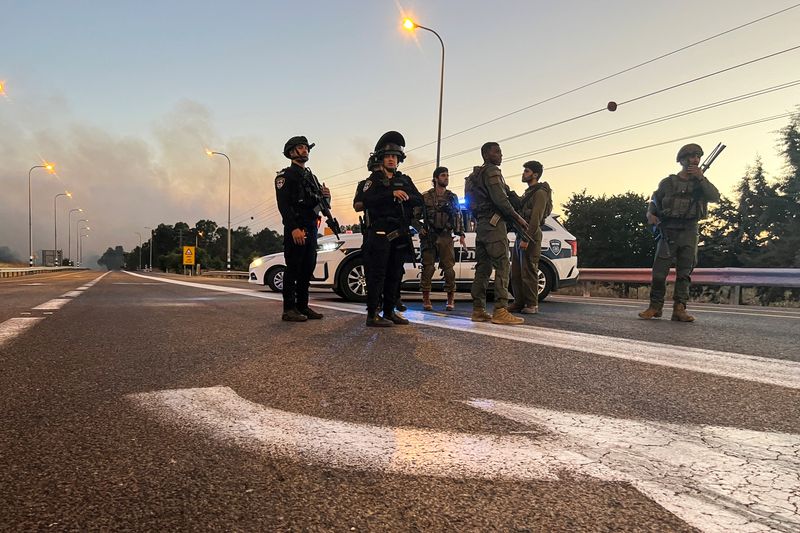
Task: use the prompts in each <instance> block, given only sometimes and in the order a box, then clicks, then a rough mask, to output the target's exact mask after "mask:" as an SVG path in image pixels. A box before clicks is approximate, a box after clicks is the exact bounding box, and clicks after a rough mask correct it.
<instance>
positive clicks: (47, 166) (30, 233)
mask: <svg viewBox="0 0 800 533" xmlns="http://www.w3.org/2000/svg"><path fill="white" fill-rule="evenodd" d="M35 168H43V169H45V170H47V171H48V172H50V173H52V172H53V168H54V166H53V164H52V163H45V164H44V165H34V166H32V167H31V169H30V170H29V171H28V266H29V267H31V268H33V217H32V215H31V172H33V169H35Z"/></svg>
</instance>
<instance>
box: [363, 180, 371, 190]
mask: <svg viewBox="0 0 800 533" xmlns="http://www.w3.org/2000/svg"><path fill="white" fill-rule="evenodd" d="M370 187H372V180H367V181H365V182H364V192H367V191H368V190H369V188H370Z"/></svg>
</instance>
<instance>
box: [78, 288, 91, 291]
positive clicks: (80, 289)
mask: <svg viewBox="0 0 800 533" xmlns="http://www.w3.org/2000/svg"><path fill="white" fill-rule="evenodd" d="M90 288H91V287H78V288H77V289H75V290H76V291H85V290H87V289H90Z"/></svg>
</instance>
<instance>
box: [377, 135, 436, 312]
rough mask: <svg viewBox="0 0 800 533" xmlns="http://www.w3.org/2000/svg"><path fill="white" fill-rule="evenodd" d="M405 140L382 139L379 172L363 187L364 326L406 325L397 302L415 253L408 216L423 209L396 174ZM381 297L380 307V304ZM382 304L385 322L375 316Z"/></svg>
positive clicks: (407, 181) (405, 179)
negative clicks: (405, 264)
mask: <svg viewBox="0 0 800 533" xmlns="http://www.w3.org/2000/svg"><path fill="white" fill-rule="evenodd" d="M404 146H405V139H404V138H403V136H402V135H401V134H400V133H398V132H396V131H389V132H387V133H385V134H384V135H383V136H381V138H380V139H379V140H378V142H377V144H376V145H375V157H376V158H377V160H378V161H379V162H380V164H381V167H380V170H376V171H374V172H372V173H371V174H370V175H369V177H368V178H367V179H366V180H365V181H364V186H363V188H362V191H363V196H362V200H363V204H364V207H365V209H366V211H367V217H368V219H369V228H367V233H366V235H365V240H364V268H365V270H366V275H367V321H366V324H367V326H370V327H376V326H377V327H386V326H392V325H405V324H408V320H407V319H406V318H405V317H403V316H402V315H401V314H399V313H397V312H395V299H396V297H397V291H398V290H399V286H400V281H401V279H402V278H401V274H400V272H401V269H402V268H403V259H404V256H405V255H406V254H408V253H409V251H410V253H413V244H412V242H411V235H410V233H409V224H410V218H411V212H412V210H413V208H414V207H415V206H418V205H421V204H422V196H421V195H420V194H419V191H418V190H417V188H416V186H415V185H414V182H413V181H411V178H410V177H408V176H406V175H404V174H402V173H401V172H400V171H398V170H397V165H398V164H399V163H401V162H402V161H403V160H404V159H405V157H406V156H405V153H404V152H403V147H404ZM381 297H382V301H381ZM379 302H381V305H382V307H383V316H380V315H378V305H379Z"/></svg>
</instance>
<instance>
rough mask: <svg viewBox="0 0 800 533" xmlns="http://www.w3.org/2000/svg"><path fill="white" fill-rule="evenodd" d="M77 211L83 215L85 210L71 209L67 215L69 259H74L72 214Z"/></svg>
mask: <svg viewBox="0 0 800 533" xmlns="http://www.w3.org/2000/svg"><path fill="white" fill-rule="evenodd" d="M76 211H78V212H81V213H83V209H81V208H75V209H70V210H69V213H67V255H68V256H70V257H69V258H68V259H72V213H74V212H76ZM76 248H77V246H76ZM76 255H77V250H76ZM69 263H70V261H68V262H67V265H69Z"/></svg>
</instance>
